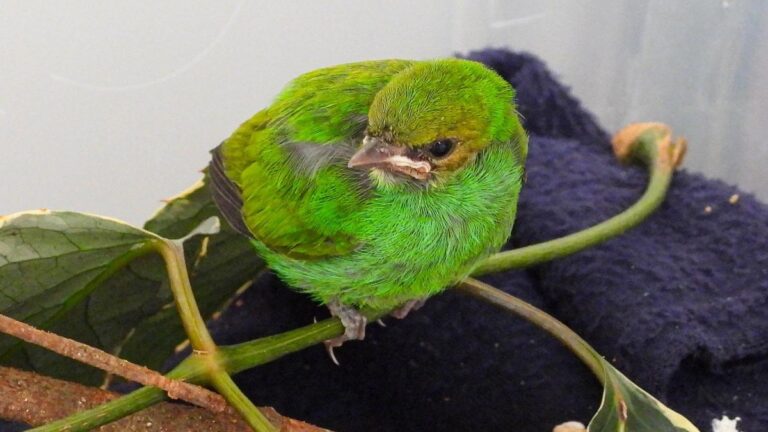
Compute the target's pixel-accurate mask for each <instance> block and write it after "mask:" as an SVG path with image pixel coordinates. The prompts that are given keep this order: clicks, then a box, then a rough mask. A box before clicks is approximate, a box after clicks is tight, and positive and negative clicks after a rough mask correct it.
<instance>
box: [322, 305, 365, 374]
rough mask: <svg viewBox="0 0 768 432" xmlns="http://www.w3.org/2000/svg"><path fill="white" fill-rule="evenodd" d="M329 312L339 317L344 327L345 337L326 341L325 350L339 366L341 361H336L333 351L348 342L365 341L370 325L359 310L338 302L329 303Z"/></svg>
mask: <svg viewBox="0 0 768 432" xmlns="http://www.w3.org/2000/svg"><path fill="white" fill-rule="evenodd" d="M328 310H330V311H331V315H333V316H335V317H338V318H339V320H341V324H342V325H343V326H344V334H343V335H341V336H337V337H335V338H333V339H328V340H327V341H325V349H326V351H328V356H330V357H331V360H332V361H333V362H334V363H335V364H336V365H337V366H338V365H339V361H338V360H337V359H336V356H335V355H334V353H333V349H334V348H336V347H340V346H342V345H343V344H344V342H346V341H348V340H363V339H365V326H366V324H368V319H367V318H366V317H365V315H363V314H361V313H360V312H358V311H357V309H355V308H353V307H351V306H346V305H343V304H341V303H340V302H339V301H338V300H333V301H331V302H329V303H328Z"/></svg>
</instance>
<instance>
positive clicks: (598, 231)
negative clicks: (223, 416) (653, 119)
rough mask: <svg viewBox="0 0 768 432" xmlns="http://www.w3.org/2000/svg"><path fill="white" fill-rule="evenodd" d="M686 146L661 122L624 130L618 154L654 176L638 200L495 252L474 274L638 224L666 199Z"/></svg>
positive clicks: (559, 252)
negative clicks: (565, 231) (597, 219)
mask: <svg viewBox="0 0 768 432" xmlns="http://www.w3.org/2000/svg"><path fill="white" fill-rule="evenodd" d="M686 145H687V144H686V141H685V140H684V139H682V138H679V139H677V140H675V141H672V138H671V131H670V129H669V128H668V127H667V126H665V125H662V124H659V123H638V124H633V125H630V126H628V127H626V128H624V129H622V130H621V131H620V132H619V133H618V134H616V136H614V138H613V146H614V153H615V154H616V156H617V158H619V159H620V160H622V161H623V162H628V161H631V160H637V161H640V162H642V163H643V164H644V165H645V166H646V167H647V169H648V174H649V177H650V179H649V181H648V186H647V187H646V189H645V192H644V193H643V195H642V196H641V197H640V199H639V200H638V201H637V202H635V203H634V204H633V205H632V206H631V207H629V208H628V209H626V210H625V211H623V212H622V213H619V214H618V215H616V216H614V217H612V218H610V219H608V220H606V221H603V222H601V223H599V224H597V225H595V226H593V227H590V228H587V229H585V230H582V231H579V232H576V233H573V234H570V235H567V236H564V237H560V238H558V239H554V240H549V241H546V242H543V243H537V244H534V245H530V246H525V247H522V248H518V249H513V250H509V251H505V252H501V253H497V254H495V255H492V256H490V257H488V258H487V259H485V260H484V261H483V262H481V263H480V264H479V265H478V266H477V268H476V269H475V270H474V272H473V273H472V276H480V275H484V274H488V273H494V272H498V271H504V270H511V269H519V268H525V267H530V266H533V265H536V264H540V263H542V262H546V261H551V260H554V259H557V258H562V257H565V256H568V255H572V254H574V253H576V252H579V251H582V250H584V249H587V248H589V247H592V246H595V245H597V244H600V243H602V242H605V241H607V240H609V239H611V238H613V237H616V236H618V235H619V234H622V233H623V232H625V231H627V230H629V229H630V228H633V227H635V226H637V225H638V224H640V222H642V221H643V220H645V219H646V218H647V217H648V216H649V215H650V214H651V213H653V211H654V210H656V209H657V208H658V207H659V206H660V205H661V203H662V202H664V198H665V196H666V194H667V190H668V189H669V185H670V183H671V181H672V175H673V173H674V171H675V168H676V167H677V166H678V165H679V164H680V163H681V162H682V158H683V156H684V155H685V150H686Z"/></svg>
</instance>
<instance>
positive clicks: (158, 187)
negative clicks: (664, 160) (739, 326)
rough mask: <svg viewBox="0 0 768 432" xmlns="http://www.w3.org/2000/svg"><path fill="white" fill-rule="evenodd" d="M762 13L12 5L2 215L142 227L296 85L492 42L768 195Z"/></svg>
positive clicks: (5, 10) (305, 4) (252, 4)
mask: <svg viewBox="0 0 768 432" xmlns="http://www.w3.org/2000/svg"><path fill="white" fill-rule="evenodd" d="M766 24H768V2H764V1H763V0H751V1H747V0H743V1H740V0H732V1H731V2H730V3H725V4H724V3H723V2H722V1H720V0H667V1H665V0H641V1H632V0H625V1H611V0H592V1H586V0H584V1H578V2H576V1H566V0H563V1H554V0H544V1H536V0H520V1H507V2H502V1H501V0H498V1H491V0H488V1H484V2H483V1H479V2H472V1H468V0H467V1H464V0H454V1H440V0H429V1H413V0H411V1H406V0H399V1H380V2H363V1H357V2H355V1H313V0H302V1H285V2H277V1H272V2H267V1H244V0H240V1H224V2H222V1H212V0H207V1H201V0H198V1H181V0H172V1H164V2H153V1H132V2H105V1H95V0H94V1H85V0H70V1H68V2H66V3H65V2H52V1H42V0H14V1H10V0H3V1H1V2H0V214H4V213H11V212H15V211H20V210H25V209H30V208H39V207H47V208H53V209H75V210H80V211H88V212H93V213H100V214H106V215H110V216H113V217H118V218H122V219H125V220H128V221H130V222H134V223H140V222H141V221H143V220H144V219H145V218H146V217H147V216H148V215H150V214H151V213H152V211H153V210H154V209H155V208H156V207H157V206H158V205H159V200H160V199H162V198H165V197H169V196H171V195H173V194H175V193H177V192H178V191H180V190H182V189H184V188H185V187H187V186H188V185H189V184H191V183H192V182H193V181H195V180H196V179H197V177H198V173H197V170H199V169H201V168H202V167H204V166H205V165H206V163H207V159H208V153H207V151H208V150H209V149H210V148H212V147H214V146H215V145H217V144H218V143H219V142H220V141H221V140H222V139H223V138H225V137H226V136H227V135H228V134H229V133H230V132H231V131H232V130H233V129H234V128H235V127H236V126H237V125H238V124H239V123H240V122H241V121H243V120H245V119H246V118H247V117H249V116H250V115H251V114H253V113H255V112H256V111H257V110H259V109H260V108H262V107H263V106H264V105H265V104H267V103H268V102H269V101H270V99H271V98H272V97H273V96H274V95H275V94H276V92H277V91H278V90H279V89H280V87H281V86H282V85H283V84H284V83H285V82H286V81H288V80H289V79H290V78H292V77H293V76H295V75H297V74H299V73H301V72H304V71H307V70H310V69H313V68H316V67H320V66H324V65H330V64H336V63H341V62H348V61H355V60H362V59H375V58H390V57H402V58H430V57H439V56H447V55H451V54H452V53H453V52H456V51H464V50H467V49H476V48H480V47H483V46H485V45H488V44H492V45H496V46H502V45H506V46H510V47H513V48H515V49H528V50H531V51H533V52H535V53H538V54H539V55H541V56H542V57H543V58H545V59H546V60H547V61H548V62H549V63H550V64H551V65H552V67H553V69H555V70H557V71H558V73H559V74H560V76H561V77H562V78H563V80H564V81H566V82H567V83H569V84H571V85H572V86H573V88H574V91H575V93H576V94H577V95H578V96H579V97H581V98H582V99H583V100H584V101H585V103H586V105H587V106H588V107H589V108H591V109H593V110H594V111H595V112H596V113H598V114H599V116H600V118H601V120H602V121H603V122H604V124H605V125H606V126H607V127H609V128H611V129H614V128H616V127H618V126H620V125H621V124H623V123H625V122H627V121H630V120H649V119H659V120H665V121H667V122H669V123H671V124H672V125H673V126H675V128H676V129H677V130H678V131H679V132H681V133H684V134H686V135H687V136H689V137H690V138H691V141H692V142H691V144H692V146H693V147H692V150H691V154H690V158H689V163H688V166H690V167H693V168H696V169H699V170H703V171H706V172H707V173H708V174H711V175H715V176H721V177H724V178H727V179H729V180H731V181H734V182H739V183H741V184H742V185H743V186H744V187H745V188H747V189H751V190H757V189H761V190H762V192H763V196H764V197H768V186H766V184H765V183H766V182H765V179H766V177H765V176H764V174H763V171H764V170H763V169H762V165H763V163H764V162H766V161H768V158H767V157H766V156H768V148H766V147H765V146H764V145H762V139H761V138H760V137H761V136H763V135H765V134H766V133H768V126H766V121H767V120H768V107H767V105H766V100H768V89H767V88H766V83H767V82H768V74H766V72H767V71H768V67H767V66H768V48H766V44H765V43H764V42H760V41H766V40H768V30H766V27H768V26H766Z"/></svg>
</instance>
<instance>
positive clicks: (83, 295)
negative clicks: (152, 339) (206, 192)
mask: <svg viewBox="0 0 768 432" xmlns="http://www.w3.org/2000/svg"><path fill="white" fill-rule="evenodd" d="M155 239H156V236H155V235H153V234H151V233H149V232H146V231H144V230H141V229H138V228H134V227H132V226H130V225H127V224H125V223H123V222H120V221H116V220H112V219H107V218H102V217H98V216H92V215H86V214H81V213H72V212H50V211H34V212H26V213H19V214H15V215H11V216H7V217H4V218H2V220H0V312H2V313H3V314H5V315H9V316H11V317H14V318H16V319H18V320H21V321H24V322H27V323H29V324H32V325H34V326H36V327H40V328H46V329H49V330H51V331H54V332H56V333H59V334H61V335H63V336H67V337H71V338H74V339H77V340H80V341H82V342H85V343H87V344H90V345H94V346H97V347H100V348H105V347H107V344H105V343H104V338H105V337H107V336H108V337H111V335H110V334H109V332H105V330H111V328H113V327H116V322H125V323H126V324H127V325H130V324H131V323H134V324H135V323H136V321H137V319H138V320H140V319H141V318H142V317H141V316H136V315H132V314H133V311H134V310H135V309H140V308H148V307H149V308H151V307H152V303H153V298H152V296H151V290H150V289H149V288H150V287H148V286H147V285H146V284H138V285H135V286H132V287H131V289H130V290H127V289H126V290H124V292H121V293H114V295H115V296H114V297H112V301H111V302H110V305H114V306H115V307H114V308H112V307H102V306H99V305H94V304H91V303H90V296H91V295H92V294H95V292H96V291H98V290H99V289H100V286H101V284H102V283H103V282H104V281H105V280H107V279H108V278H109V277H110V276H112V275H114V274H116V273H118V272H120V271H121V269H123V268H124V266H125V265H126V264H127V263H128V262H130V261H131V260H133V259H136V258H137V257H140V256H144V255H148V254H149V253H150V252H151V251H152V250H153V246H152V244H151V243H152V241H153V240H155ZM115 298H119V299H120V301H119V302H116V301H114V299H115ZM158 306H159V305H156V306H155V307H158ZM104 324H107V326H106V327H108V328H106V329H105V325H104ZM126 334H127V331H126ZM123 337H124V335H123ZM0 361H2V362H3V363H6V364H12V365H15V366H22V367H25V368H31V369H34V370H44V371H46V372H49V373H51V375H54V376H57V377H61V378H67V379H80V380H83V381H90V382H91V383H93V380H86V377H88V376H91V375H93V374H94V370H93V369H91V368H89V367H87V366H84V365H81V364H78V363H76V362H74V361H72V360H68V359H63V358H61V357H59V356H57V355H55V354H52V353H50V352H48V351H46V350H44V349H42V348H39V347H35V346H29V345H24V344H21V343H20V342H19V341H18V340H16V339H14V338H11V337H8V336H2V337H0Z"/></svg>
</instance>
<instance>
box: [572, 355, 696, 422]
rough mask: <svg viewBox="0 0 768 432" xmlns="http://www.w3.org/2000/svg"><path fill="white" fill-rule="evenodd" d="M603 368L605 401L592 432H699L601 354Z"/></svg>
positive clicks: (597, 356) (599, 410) (596, 356)
mask: <svg viewBox="0 0 768 432" xmlns="http://www.w3.org/2000/svg"><path fill="white" fill-rule="evenodd" d="M595 358H596V359H597V360H599V361H600V363H601V365H602V368H603V383H604V384H603V385H604V389H603V401H602V404H601V406H600V408H599V409H598V410H597V413H595V416H594V417H593V418H592V421H591V422H589V427H588V428H587V430H588V431H589V432H619V431H621V432H698V431H699V429H698V428H696V426H694V425H693V424H692V423H691V422H690V421H688V419H686V418H685V417H683V416H682V415H680V414H678V413H676V412H675V411H672V410H671V409H669V408H667V407H666V406H664V404H662V403H661V402H659V401H658V400H657V399H656V398H654V397H653V396H651V395H650V394H648V393H647V392H646V391H645V390H643V389H641V388H640V387H638V386H637V385H635V383H633V382H632V381H630V380H629V379H628V378H627V377H625V376H624V375H623V374H622V373H621V372H619V371H618V370H616V368H614V367H613V366H612V365H611V364H610V363H608V362H607V361H606V360H605V359H603V358H602V357H601V356H599V355H595Z"/></svg>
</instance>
